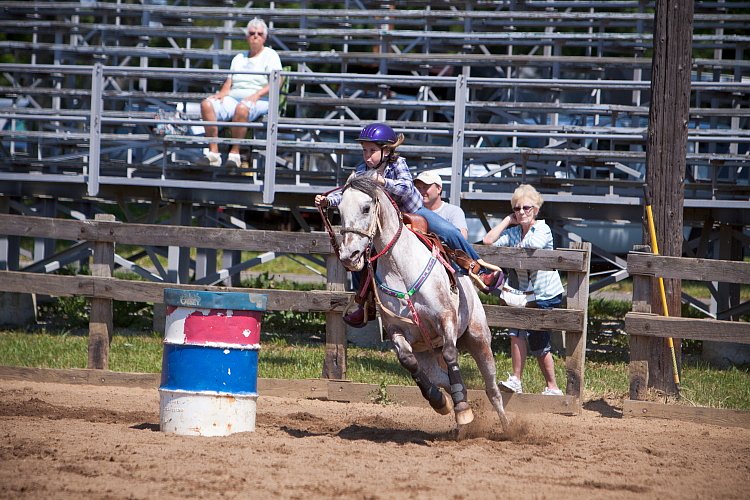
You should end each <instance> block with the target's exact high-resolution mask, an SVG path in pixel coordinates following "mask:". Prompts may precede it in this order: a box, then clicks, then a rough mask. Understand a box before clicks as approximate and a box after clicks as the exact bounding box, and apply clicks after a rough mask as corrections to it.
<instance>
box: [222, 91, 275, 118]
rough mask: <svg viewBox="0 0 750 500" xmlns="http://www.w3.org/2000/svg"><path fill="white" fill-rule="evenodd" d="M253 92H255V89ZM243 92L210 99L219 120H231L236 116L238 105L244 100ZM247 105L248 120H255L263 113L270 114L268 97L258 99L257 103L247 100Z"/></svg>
mask: <svg viewBox="0 0 750 500" xmlns="http://www.w3.org/2000/svg"><path fill="white" fill-rule="evenodd" d="M252 93H255V92H254V91H253V92H252ZM242 98H243V96H242V95H241V94H237V93H234V92H233V93H232V94H230V95H228V96H226V97H225V98H223V99H209V101H210V102H211V105H212V106H213V107H214V113H215V114H216V121H217V122H231V121H232V119H233V118H234V112H235V110H236V109H237V105H238V104H239V103H240V101H241V100H242ZM245 106H247V107H248V109H249V112H248V115H247V121H248V122H254V121H255V120H257V119H258V118H260V117H261V116H263V115H266V114H268V99H258V100H257V101H255V104H254V105H253V104H251V103H250V102H249V101H245Z"/></svg>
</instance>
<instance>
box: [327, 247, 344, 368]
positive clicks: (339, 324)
mask: <svg viewBox="0 0 750 500" xmlns="http://www.w3.org/2000/svg"><path fill="white" fill-rule="evenodd" d="M326 276H327V278H326V281H327V286H326V288H327V289H328V290H329V291H332V292H343V291H344V289H345V286H344V282H345V280H346V269H344V266H343V265H342V264H341V262H340V261H339V259H338V257H337V256H336V254H333V253H332V254H330V255H328V258H327V259H326ZM322 377H323V378H332V379H343V378H344V377H346V325H345V324H344V320H343V319H342V318H341V313H339V312H337V311H331V312H327V313H326V353H325V360H323V375H322Z"/></svg>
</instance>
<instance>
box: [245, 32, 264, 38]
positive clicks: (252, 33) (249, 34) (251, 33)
mask: <svg viewBox="0 0 750 500" xmlns="http://www.w3.org/2000/svg"><path fill="white" fill-rule="evenodd" d="M256 35H257V36H263V32H262V31H248V32H247V37H248V38H250V37H251V36H256Z"/></svg>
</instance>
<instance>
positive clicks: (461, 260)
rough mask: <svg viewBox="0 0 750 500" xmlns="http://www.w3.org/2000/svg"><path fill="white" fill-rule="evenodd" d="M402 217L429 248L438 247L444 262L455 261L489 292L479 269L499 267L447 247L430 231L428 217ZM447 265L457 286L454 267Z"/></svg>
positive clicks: (476, 283) (453, 283)
mask: <svg viewBox="0 0 750 500" xmlns="http://www.w3.org/2000/svg"><path fill="white" fill-rule="evenodd" d="M402 218H403V221H404V224H405V225H406V226H407V227H409V229H411V230H412V231H413V232H414V233H415V234H416V235H417V236H419V237H420V240H421V241H422V243H424V244H425V245H426V246H427V248H429V249H432V247H433V246H434V247H437V248H438V250H439V252H440V255H441V260H443V261H444V263H445V262H453V263H455V264H456V265H457V266H458V267H459V268H461V269H463V270H464V271H466V274H468V275H469V276H470V277H471V278H472V280H473V282H474V285H475V286H476V287H477V288H479V290H480V291H482V292H484V293H488V292H489V290H488V288H487V284H486V283H485V282H484V281H483V280H482V278H481V277H480V276H479V271H480V270H481V269H482V268H483V267H486V268H487V269H491V270H493V271H498V270H500V268H499V267H496V266H493V265H492V264H489V263H487V262H485V261H483V260H481V259H480V260H478V261H477V260H474V259H472V258H471V257H469V256H468V255H467V254H466V252H464V251H463V250H457V249H453V248H446V247H445V246H444V245H443V242H442V241H440V238H438V237H437V235H435V233H432V232H430V227H429V224H428V223H427V219H425V218H424V217H422V216H421V215H417V214H409V213H404V214H402ZM446 267H447V268H448V271H449V272H448V274H449V275H450V279H451V286H455V284H456V277H455V276H454V273H453V268H451V267H450V266H446Z"/></svg>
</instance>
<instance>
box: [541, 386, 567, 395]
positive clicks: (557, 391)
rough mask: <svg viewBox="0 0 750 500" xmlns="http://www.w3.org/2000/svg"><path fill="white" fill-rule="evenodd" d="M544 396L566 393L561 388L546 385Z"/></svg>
mask: <svg viewBox="0 0 750 500" xmlns="http://www.w3.org/2000/svg"><path fill="white" fill-rule="evenodd" d="M542 396H564V394H563V391H561V390H560V389H550V388H549V387H545V388H544V390H543V391H542Z"/></svg>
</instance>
